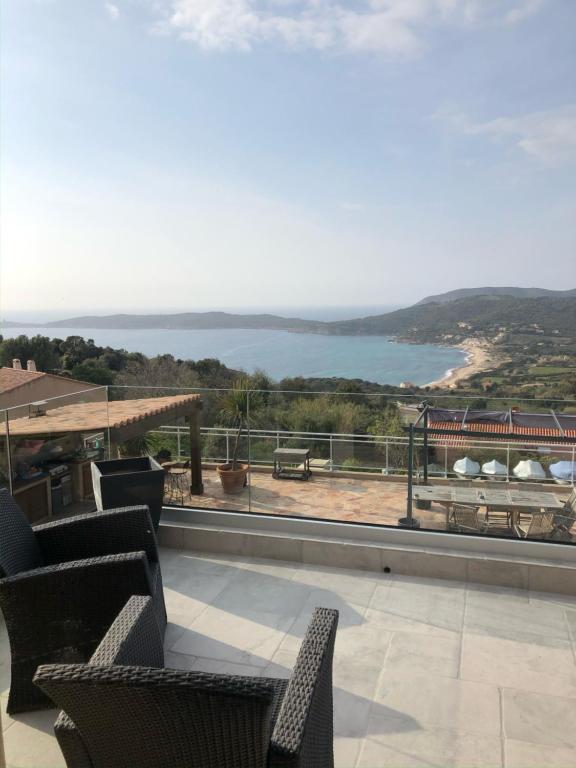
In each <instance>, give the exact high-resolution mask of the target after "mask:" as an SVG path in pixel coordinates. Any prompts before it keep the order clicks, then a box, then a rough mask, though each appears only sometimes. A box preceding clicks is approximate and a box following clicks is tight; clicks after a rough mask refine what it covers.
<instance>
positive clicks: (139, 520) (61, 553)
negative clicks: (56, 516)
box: [34, 506, 158, 564]
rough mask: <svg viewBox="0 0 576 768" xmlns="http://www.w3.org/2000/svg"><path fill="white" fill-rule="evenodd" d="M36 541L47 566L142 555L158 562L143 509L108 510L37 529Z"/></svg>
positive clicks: (139, 507) (148, 522)
mask: <svg viewBox="0 0 576 768" xmlns="http://www.w3.org/2000/svg"><path fill="white" fill-rule="evenodd" d="M34 533H35V534H36V539H37V541H38V544H39V545H40V549H41V551H42V555H43V556H44V558H45V562H46V563H47V564H52V563H64V562H67V561H69V560H83V559H85V558H91V557H100V556H102V555H114V554H119V553H121V552H139V551H142V550H143V551H144V552H146V555H147V556H148V560H149V561H150V562H151V563H157V562H158V545H157V543H156V535H155V533H154V529H153V527H152V520H151V518H150V512H149V511H148V507H146V506H136V507H124V508H122V509H110V510H106V511H105V512H91V513H89V514H86V515H78V516H77V517H70V518H68V519H66V520H57V521H55V522H53V523H45V524H44V525H37V526H36V527H35V528H34Z"/></svg>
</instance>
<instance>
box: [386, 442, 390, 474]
mask: <svg viewBox="0 0 576 768" xmlns="http://www.w3.org/2000/svg"><path fill="white" fill-rule="evenodd" d="M389 456H390V440H389V439H388V436H386V476H388V474H389V473H390V461H389Z"/></svg>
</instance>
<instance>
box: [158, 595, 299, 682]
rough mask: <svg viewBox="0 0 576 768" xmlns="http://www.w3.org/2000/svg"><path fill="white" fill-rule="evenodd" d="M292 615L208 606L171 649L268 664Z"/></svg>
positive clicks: (229, 660)
mask: <svg viewBox="0 0 576 768" xmlns="http://www.w3.org/2000/svg"><path fill="white" fill-rule="evenodd" d="M290 623H291V619H290V618H289V617H285V616H278V615H275V614H270V613H263V612H254V611H249V610H244V609H242V608H238V610H237V612H236V613H229V612H227V611H223V610H220V609H219V608H214V607H212V606H209V607H208V608H207V609H206V610H205V611H204V612H203V613H202V614H201V615H200V616H199V617H198V618H197V619H196V620H195V621H193V622H192V623H191V624H190V626H189V627H187V629H186V630H185V632H184V633H183V634H182V635H181V636H180V637H179V638H178V640H176V642H175V643H174V644H173V646H172V647H171V649H170V650H172V651H173V652H174V653H184V654H189V655H191V656H201V657H204V658H209V659H220V660H222V661H226V662H231V663H235V664H249V665H251V666H257V667H265V666H267V665H268V663H269V659H270V658H271V657H272V655H273V654H274V652H275V651H276V650H277V649H278V646H279V645H280V642H281V641H282V639H283V638H284V634H285V632H286V630H287V629H288V627H289V626H290Z"/></svg>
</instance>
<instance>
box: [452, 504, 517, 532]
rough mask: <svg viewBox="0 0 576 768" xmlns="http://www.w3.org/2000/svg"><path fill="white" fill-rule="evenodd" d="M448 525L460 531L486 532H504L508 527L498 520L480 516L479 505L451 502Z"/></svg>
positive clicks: (507, 530)
mask: <svg viewBox="0 0 576 768" xmlns="http://www.w3.org/2000/svg"><path fill="white" fill-rule="evenodd" d="M450 527H451V528H452V530H456V531H459V532H461V533H488V532H489V531H500V532H501V533H503V534H506V533H507V532H509V531H510V528H508V526H507V525H506V524H504V525H503V524H502V522H501V521H500V520H495V521H493V520H490V519H487V518H486V517H481V516H480V507H478V506H474V505H472V504H452V506H451V507H450Z"/></svg>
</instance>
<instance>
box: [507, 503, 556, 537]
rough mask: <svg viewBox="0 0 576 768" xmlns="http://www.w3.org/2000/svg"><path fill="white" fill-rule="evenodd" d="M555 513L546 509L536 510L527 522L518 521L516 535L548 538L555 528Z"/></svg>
mask: <svg viewBox="0 0 576 768" xmlns="http://www.w3.org/2000/svg"><path fill="white" fill-rule="evenodd" d="M555 516H556V515H555V513H554V512H550V511H547V510H545V509H543V510H541V511H540V512H534V513H533V514H532V515H531V517H530V519H529V520H527V521H526V522H523V521H522V520H520V522H518V523H516V525H515V530H516V535H517V536H518V537H519V538H521V539H547V538H548V537H549V536H550V535H551V533H552V531H553V530H554V518H555Z"/></svg>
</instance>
